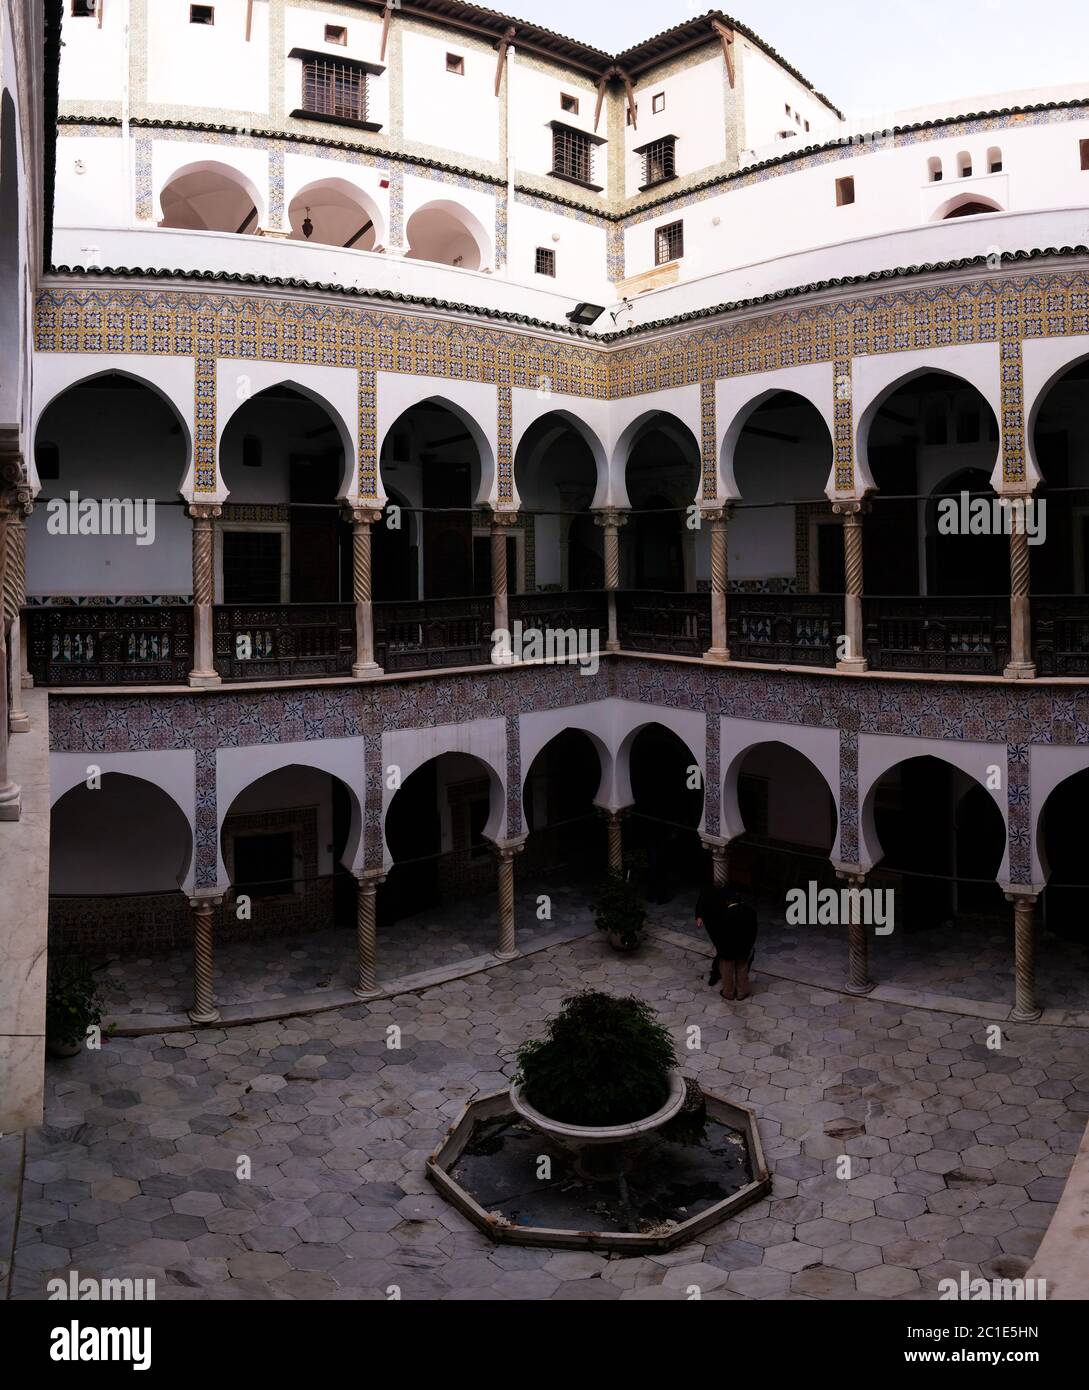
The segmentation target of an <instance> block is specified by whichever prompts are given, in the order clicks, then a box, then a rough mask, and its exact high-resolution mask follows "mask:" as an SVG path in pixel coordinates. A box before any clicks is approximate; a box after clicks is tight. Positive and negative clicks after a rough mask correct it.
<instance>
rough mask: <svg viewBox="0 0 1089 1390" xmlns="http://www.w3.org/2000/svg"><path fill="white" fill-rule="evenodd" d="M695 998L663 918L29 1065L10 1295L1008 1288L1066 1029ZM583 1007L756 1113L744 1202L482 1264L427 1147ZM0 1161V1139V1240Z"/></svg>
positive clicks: (1056, 1159) (1043, 1217) (1060, 1107)
mask: <svg viewBox="0 0 1089 1390" xmlns="http://www.w3.org/2000/svg"><path fill="white" fill-rule="evenodd" d="M677 911H678V914H679V917H680V916H683V914H681V913H680V909H679V908H678V909H677ZM768 954H774V953H772V952H769V953H768ZM758 964H759V962H758ZM771 968H773V969H774V968H775V967H774V965H773V966H772V967H771ZM706 976H707V960H706V956H705V955H704V954H703V952H702V947H701V945H700V943H698V942H696V941H695V940H694V939H689V940H687V941H686V940H685V938H684V936H683V935H682V930H681V925H680V920H679V918H678V922H677V924H676V929H675V930H674V929H670V928H669V926H668V924H666V925H665V926H663V925H662V924H661V923H659V930H658V931H657V932H656V933H655V934H654V935H652V936H651V938H650V939H649V940H648V941H647V943H646V944H645V945H644V947H643V948H642V950H641V951H640V952H638V953H637V954H635V955H618V954H615V953H613V952H612V951H611V950H610V949H609V948H608V946H607V945H605V944H604V943H603V942H602V941H600V940H598V939H597V938H596V936H594V937H578V938H576V939H573V940H569V941H560V942H557V943H555V944H552V945H547V944H541V948H540V949H538V950H537V951H535V952H534V953H533V954H531V955H527V956H524V957H522V958H519V959H516V960H514V961H511V962H509V963H503V964H493V965H491V966H490V967H488V968H483V967H481V968H477V969H476V970H475V971H474V973H471V974H465V975H463V976H462V977H460V978H452V979H449V980H447V981H445V982H443V983H440V984H436V985H434V986H432V987H430V988H426V989H424V988H421V989H418V990H416V991H413V992H409V993H402V994H397V995H394V996H392V997H388V998H382V999H378V1000H376V1001H374V1002H372V1003H370V1004H368V1005H364V1004H361V1003H353V1004H351V1005H347V1006H345V1007H340V1008H332V1009H328V1010H326V1011H325V1012H320V1013H314V1014H311V1015H309V1016H306V1017H296V1018H285V1019H282V1020H279V1021H270V1022H263V1023H257V1024H250V1025H242V1026H237V1027H227V1028H211V1029H203V1030H200V1031H191V1032H187V1031H175V1032H171V1033H166V1034H145V1035H143V1036H137V1037H118V1038H114V1039H112V1040H110V1041H108V1042H107V1043H106V1044H105V1046H104V1047H103V1048H102V1050H101V1052H98V1053H95V1052H91V1051H87V1050H84V1051H83V1052H81V1053H80V1055H79V1056H77V1057H75V1058H73V1059H70V1060H65V1061H57V1062H52V1063H50V1065H49V1068H48V1078H47V1099H46V1124H45V1126H44V1127H43V1128H41V1129H38V1130H33V1131H31V1132H29V1133H28V1134H27V1136H26V1159H25V1170H24V1175H23V1183H22V1193H21V1206H20V1209H19V1212H18V1231H17V1241H16V1253H15V1260H14V1266H13V1270H12V1273H11V1296H12V1297H13V1298H15V1299H41V1298H43V1297H44V1296H45V1294H46V1288H47V1284H48V1281H49V1280H50V1279H52V1278H55V1277H58V1276H60V1277H65V1278H66V1277H67V1274H68V1271H69V1270H72V1269H75V1270H78V1271H79V1272H80V1274H81V1275H95V1274H108V1275H109V1276H110V1277H114V1278H123V1277H132V1278H137V1277H143V1278H152V1279H154V1280H155V1281H156V1297H157V1298H158V1299H184V1300H194V1299H195V1300H201V1299H210V1298H211V1299H222V1298H241V1299H264V1298H273V1299H313V1298H323V1299H348V1300H355V1299H382V1300H384V1299H390V1298H395V1297H399V1298H403V1299H428V1300H430V1299H480V1300H493V1299H534V1300H537V1299H553V1298H554V1299H576V1300H581V1299H648V1298H649V1299H687V1298H691V1297H694V1296H697V1294H695V1293H694V1292H693V1291H694V1290H696V1291H698V1296H699V1297H702V1298H710V1299H782V1298H797V1299H836V1300H838V1299H856V1298H857V1299H897V1300H903V1299H933V1298H935V1297H936V1296H937V1286H938V1281H939V1280H940V1279H943V1278H954V1279H959V1278H960V1277H961V1273H962V1271H967V1272H968V1275H969V1277H976V1276H978V1275H982V1276H983V1277H985V1278H987V1279H991V1278H1010V1277H1017V1276H1019V1275H1022V1274H1023V1273H1024V1271H1025V1270H1026V1269H1027V1268H1028V1265H1029V1263H1030V1261H1031V1259H1032V1256H1033V1254H1034V1253H1035V1251H1036V1248H1037V1246H1038V1244H1039V1242H1040V1240H1041V1239H1042V1236H1043V1233H1044V1230H1045V1228H1046V1227H1047V1224H1048V1222H1049V1220H1050V1218H1051V1215H1052V1213H1053V1211H1054V1209H1055V1204H1056V1202H1057V1200H1058V1198H1059V1195H1060V1193H1061V1191H1062V1187H1063V1184H1064V1181H1065V1179H1066V1176H1067V1174H1068V1171H1069V1169H1070V1166H1071V1163H1072V1159H1073V1155H1074V1153H1075V1151H1076V1149H1077V1146H1078V1142H1079V1140H1080V1137H1081V1134H1082V1132H1083V1130H1084V1128H1085V1123H1086V1117H1087V1115H1089V1033H1087V1032H1086V1031H1085V1030H1084V1029H1080V1028H1076V1027H1069V1026H1067V1027H1063V1026H1052V1025H1049V1024H1048V1023H1047V1021H1046V1017H1045V1021H1043V1022H1041V1023H1039V1024H1034V1025H1009V1026H1006V1025H1003V1027H1002V1033H1001V1039H1000V1046H999V1047H998V1048H994V1047H993V1046H991V1047H989V1046H988V1027H989V1024H988V1020H987V1018H986V1017H985V1016H977V1015H974V1014H973V1015H967V1014H962V1013H956V1012H951V1011H950V1009H949V1007H948V1005H946V1007H941V1008H937V1009H932V1008H923V1007H919V1006H917V1005H914V1004H905V1003H902V1002H900V1003H897V1002H893V1001H892V1000H890V999H888V998H881V997H878V996H877V995H870V996H866V997H851V996H848V995H846V994H843V993H840V992H838V991H837V990H835V989H832V988H827V987H822V986H821V985H818V984H813V983H801V982H798V981H794V980H790V979H785V978H777V977H776V976H774V975H769V974H760V973H759V972H758V973H757V974H756V976H755V986H756V989H755V993H754V995H753V997H752V998H751V999H750V1000H749V1001H747V1002H745V1003H740V1004H738V1003H730V1004H727V1003H724V1002H723V1001H722V1000H721V999H720V998H719V996H718V994H717V993H716V992H715V991H713V990H711V989H709V988H707V985H706ZM580 988H599V989H605V990H607V991H609V992H614V993H633V994H636V995H638V996H640V997H642V998H644V999H646V1000H648V1001H649V1002H651V1003H652V1004H653V1005H654V1006H655V1007H656V1008H657V1009H658V1010H659V1012H660V1015H661V1017H662V1020H663V1021H664V1022H665V1023H666V1024H667V1025H668V1027H669V1029H670V1031H671V1032H672V1034H673V1036H674V1038H675V1040H676V1041H677V1043H678V1053H679V1055H680V1056H681V1058H682V1063H683V1069H684V1071H685V1073H686V1075H688V1076H691V1077H698V1079H699V1081H700V1083H701V1084H702V1085H703V1086H704V1087H705V1088H709V1089H711V1090H713V1091H717V1092H721V1093H723V1094H725V1095H727V1096H729V1097H731V1098H732V1099H734V1100H739V1101H743V1102H746V1103H747V1104H749V1105H750V1106H751V1107H753V1109H754V1110H755V1111H756V1113H757V1115H758V1117H759V1128H760V1134H761V1138H762V1141H763V1145H764V1149H765V1153H766V1157H767V1161H768V1165H769V1167H770V1170H771V1174H772V1179H773V1188H772V1193H771V1196H770V1198H768V1199H766V1200H763V1201H760V1202H757V1203H756V1204H754V1205H753V1206H751V1207H749V1208H747V1209H746V1210H744V1211H742V1212H740V1213H739V1215H738V1217H737V1219H735V1220H730V1221H728V1222H726V1223H724V1224H723V1225H721V1226H720V1227H718V1228H716V1229H715V1230H713V1231H712V1232H710V1233H708V1235H707V1236H706V1238H705V1239H704V1240H701V1241H700V1242H698V1243H694V1244H691V1245H687V1246H684V1247H682V1248H680V1249H677V1250H674V1251H672V1252H670V1253H668V1254H664V1255H660V1256H654V1257H639V1258H619V1257H612V1258H610V1257H606V1256H603V1255H598V1254H593V1253H575V1252H552V1251H548V1250H530V1249H524V1248H514V1247H509V1246H507V1247H504V1246H500V1245H495V1244H493V1243H492V1242H490V1241H489V1240H488V1239H487V1238H486V1237H485V1236H484V1235H482V1234H481V1233H479V1232H478V1231H477V1230H476V1229H474V1228H473V1227H471V1226H470V1224H469V1223H468V1222H467V1221H466V1220H465V1219H464V1218H463V1217H462V1216H461V1215H460V1214H459V1213H458V1212H456V1211H455V1210H453V1209H452V1208H451V1207H449V1206H447V1205H446V1204H445V1203H444V1202H443V1201H442V1200H441V1199H440V1198H439V1197H438V1196H437V1195H436V1194H435V1192H434V1191H433V1189H431V1187H430V1186H429V1184H428V1182H427V1180H426V1178H425V1176H424V1163H425V1160H426V1159H427V1157H428V1155H429V1154H430V1153H431V1152H432V1151H433V1150H434V1149H435V1147H436V1146H437V1144H438V1142H439V1141H440V1140H441V1138H442V1135H443V1134H444V1132H445V1129H446V1127H447V1126H448V1125H449V1124H450V1123H451V1121H452V1120H453V1119H454V1118H455V1117H456V1116H457V1115H458V1113H459V1112H460V1110H461V1108H462V1107H463V1105H464V1104H465V1103H466V1101H467V1100H469V1099H471V1098H472V1097H474V1096H476V1095H478V1094H486V1093H488V1092H490V1091H494V1090H497V1089H499V1088H501V1087H503V1086H505V1085H506V1083H507V1081H508V1079H509V1077H510V1075H511V1074H512V1071H513V1056H514V1052H515V1050H516V1048H517V1046H518V1045H519V1044H520V1043H521V1042H522V1041H523V1040H524V1039H525V1038H526V1037H528V1036H532V1035H535V1034H537V1033H539V1032H540V1030H541V1027H542V1024H543V1022H544V1020H545V1019H546V1018H547V1017H549V1016H550V1015H551V1014H553V1013H554V1012H555V1011H556V1010H557V1009H558V1007H559V1005H560V1002H561V1000H563V999H564V998H565V997H567V996H568V995H570V994H572V993H574V992H575V991H576V990H578V989H580ZM878 993H879V994H880V991H879V992H878ZM693 1028H694V1029H696V1030H698V1032H695V1033H693V1032H692V1031H691V1030H692V1029H693ZM693 1041H695V1042H698V1046H696V1047H693V1046H691V1045H689V1044H690V1043H691V1042H693ZM991 1041H992V1043H993V1041H994V1039H993V1037H992V1038H991ZM391 1043H397V1044H399V1045H396V1046H391ZM17 1142H18V1140H14V1141H13V1140H12V1139H7V1140H4V1141H0V1158H3V1159H4V1160H5V1164H6V1171H5V1175H4V1176H5V1181H4V1185H3V1189H2V1190H3V1191H4V1193H5V1199H6V1203H7V1205H8V1208H9V1212H8V1216H9V1219H10V1210H11V1206H12V1199H13V1198H14V1196H15V1175H14V1173H13V1169H12V1162H13V1154H14V1152H15V1150H14V1149H13V1147H12V1145H13V1143H17ZM842 1156H847V1157H848V1158H849V1159H850V1164H849V1167H848V1168H846V1169H845V1166H844V1165H843V1164H842V1163H841V1162H837V1160H840V1159H841V1158H842ZM243 1160H249V1170H248V1171H249V1174H250V1175H249V1176H248V1177H247V1176H242V1177H241V1178H240V1177H239V1176H238V1174H239V1172H240V1171H241V1172H243V1173H245V1171H246V1165H245V1164H244V1163H243ZM837 1172H840V1173H843V1174H844V1175H843V1176H837Z"/></svg>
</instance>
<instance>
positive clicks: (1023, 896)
mask: <svg viewBox="0 0 1089 1390" xmlns="http://www.w3.org/2000/svg"><path fill="white" fill-rule="evenodd" d="M1037 896H1038V894H1037V893H1036V892H1035V891H1034V890H1033V889H1031V888H1023V889H1013V888H1011V890H1010V891H1009V892H1008V893H1007V894H1006V901H1007V902H1010V903H1013V975H1014V1006H1013V1012H1012V1013H1011V1014H1010V1018H1012V1019H1015V1020H1016V1021H1017V1022H1018V1023H1035V1022H1036V1020H1037V1019H1038V1018H1039V1017H1040V1015H1041V1013H1042V1012H1043V1010H1042V1009H1041V1008H1040V1006H1039V1004H1038V1003H1037V1002H1036V899H1037Z"/></svg>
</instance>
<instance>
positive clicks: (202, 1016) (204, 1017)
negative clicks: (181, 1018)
mask: <svg viewBox="0 0 1089 1390" xmlns="http://www.w3.org/2000/svg"><path fill="white" fill-rule="evenodd" d="M186 1017H187V1018H188V1019H189V1022H190V1023H197V1024H205V1023H219V1022H221V1021H222V1020H221V1017H220V1013H219V1010H218V1009H211V1010H209V1012H208V1013H198V1012H197V1010H196V1009H189V1010H188V1012H187V1014H186Z"/></svg>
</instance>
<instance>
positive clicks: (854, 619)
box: [832, 498, 868, 671]
mask: <svg viewBox="0 0 1089 1390" xmlns="http://www.w3.org/2000/svg"><path fill="white" fill-rule="evenodd" d="M867 506H868V504H867V503H866V502H865V501H863V500H862V499H860V498H859V499H851V500H849V501H843V502H834V503H833V504H832V511H833V512H834V513H835V514H836V516H840V517H842V518H843V568H844V576H845V580H844V595H843V619H844V636H845V637H846V638H847V655H846V656H845V657H841V658H840V660H839V661H837V662H836V670H837V671H865V670H866V669H867V662H866V657H865V655H864V652H865V644H864V642H863V638H862V584H863V576H862V517H863V513H864V512H865V511H866V509H867Z"/></svg>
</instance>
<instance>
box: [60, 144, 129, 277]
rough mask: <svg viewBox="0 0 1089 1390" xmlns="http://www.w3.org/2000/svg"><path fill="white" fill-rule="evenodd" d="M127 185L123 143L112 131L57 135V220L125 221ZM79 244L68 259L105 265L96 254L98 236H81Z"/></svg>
mask: <svg viewBox="0 0 1089 1390" xmlns="http://www.w3.org/2000/svg"><path fill="white" fill-rule="evenodd" d="M79 165H82V169H83V172H82V173H81V172H80V171H79V167H78V166H79ZM128 186H129V174H128V168H127V167H126V161H125V142H124V141H123V140H121V139H118V138H115V136H114V133H113V132H107V133H106V134H104V135H101V136H87V137H85V138H82V137H79V136H71V135H66V136H63V137H62V138H61V139H58V141H57V178H56V198H55V210H54V219H55V221H56V222H57V223H58V224H62V225H63V224H70V225H72V226H76V227H80V228H93V227H116V226H124V225H125V224H126V223H128V222H129V221H130V220H131V217H132V214H131V211H130V209H129V196H128ZM79 249H80V252H81V254H80V256H79V257H78V260H75V259H74V260H73V261H72V262H71V263H72V264H78V265H96V264H97V265H106V264H108V262H107V261H105V260H103V259H102V256H101V252H102V249H103V248H102V245H101V238H95V237H94V236H90V237H84V238H83V239H82V241H81V242H80V247H79ZM96 249H97V251H98V256H97V257H96V256H95V255H94V251H95V250H96Z"/></svg>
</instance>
